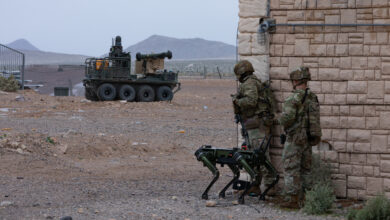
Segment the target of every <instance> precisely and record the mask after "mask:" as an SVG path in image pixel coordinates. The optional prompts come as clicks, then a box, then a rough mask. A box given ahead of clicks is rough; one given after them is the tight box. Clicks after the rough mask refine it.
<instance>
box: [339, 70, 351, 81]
mask: <svg viewBox="0 0 390 220" xmlns="http://www.w3.org/2000/svg"><path fill="white" fill-rule="evenodd" d="M351 79H353V71H352V70H340V80H351Z"/></svg>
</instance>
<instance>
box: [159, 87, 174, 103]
mask: <svg viewBox="0 0 390 220" xmlns="http://www.w3.org/2000/svg"><path fill="white" fill-rule="evenodd" d="M172 99H173V92H172V90H171V88H169V87H168V86H161V87H159V88H158V89H157V100H158V101H171V100H172Z"/></svg>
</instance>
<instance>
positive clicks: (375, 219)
mask: <svg viewBox="0 0 390 220" xmlns="http://www.w3.org/2000/svg"><path fill="white" fill-rule="evenodd" d="M347 218H348V220H390V200H388V199H387V198H386V196H384V195H378V196H376V197H374V198H372V199H370V200H368V201H367V203H366V205H365V206H364V208H363V209H361V210H354V209H353V210H350V211H349V213H348V216H347Z"/></svg>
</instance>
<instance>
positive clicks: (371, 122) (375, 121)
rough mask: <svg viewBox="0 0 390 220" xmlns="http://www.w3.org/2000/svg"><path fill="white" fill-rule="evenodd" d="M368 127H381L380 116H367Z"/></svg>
mask: <svg viewBox="0 0 390 220" xmlns="http://www.w3.org/2000/svg"><path fill="white" fill-rule="evenodd" d="M366 128H367V129H379V117H367V118H366Z"/></svg>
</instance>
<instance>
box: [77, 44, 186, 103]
mask: <svg viewBox="0 0 390 220" xmlns="http://www.w3.org/2000/svg"><path fill="white" fill-rule="evenodd" d="M165 58H168V59H171V58H172V52H171V51H167V52H165V53H158V54H141V53H137V54H136V62H135V71H134V73H131V55H130V53H127V52H124V51H123V47H122V40H121V37H120V36H117V37H116V38H115V43H114V42H113V45H112V46H111V49H110V53H109V55H108V57H105V58H88V59H86V60H85V78H84V80H83V85H84V87H85V97H86V98H87V99H89V100H92V101H112V100H118V99H120V100H126V101H129V102H131V101H140V102H151V101H170V100H172V98H173V95H174V94H175V93H176V92H177V91H178V90H180V83H179V82H178V73H175V72H172V71H167V70H165V69H164V59H165ZM176 87H177V88H176ZM175 88H176V90H174V89H175Z"/></svg>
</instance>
